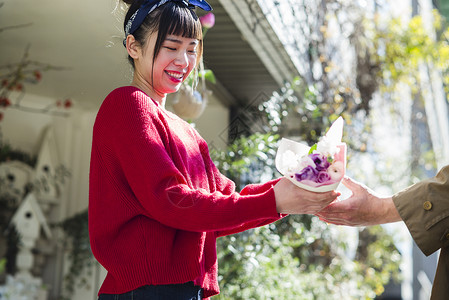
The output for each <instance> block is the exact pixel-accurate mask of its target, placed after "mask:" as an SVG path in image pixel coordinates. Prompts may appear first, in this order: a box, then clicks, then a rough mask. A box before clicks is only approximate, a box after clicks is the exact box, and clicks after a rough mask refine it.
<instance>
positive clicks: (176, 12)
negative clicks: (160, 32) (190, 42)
mask: <svg viewBox="0 0 449 300" xmlns="http://www.w3.org/2000/svg"><path fill="white" fill-rule="evenodd" d="M165 22H167V23H168V24H164V23H165ZM160 28H167V34H173V35H180V36H182V37H185V38H192V39H197V40H201V39H202V37H203V34H202V29H201V23H200V20H199V18H198V16H197V15H196V14H195V12H194V11H193V10H191V9H188V8H186V7H181V6H179V5H176V4H174V5H173V6H172V8H170V7H169V6H168V5H167V9H165V10H164V12H163V13H162V16H161V26H160Z"/></svg>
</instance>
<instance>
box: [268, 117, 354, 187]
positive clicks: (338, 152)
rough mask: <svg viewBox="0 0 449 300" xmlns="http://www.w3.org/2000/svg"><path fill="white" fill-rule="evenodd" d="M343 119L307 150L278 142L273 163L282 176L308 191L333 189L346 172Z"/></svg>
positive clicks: (288, 142)
mask: <svg viewBox="0 0 449 300" xmlns="http://www.w3.org/2000/svg"><path fill="white" fill-rule="evenodd" d="M342 135H343V118H341V117H339V118H338V119H337V120H336V121H335V122H334V123H333V124H332V126H331V127H330V128H329V130H328V132H327V133H326V135H325V136H323V137H321V138H320V141H319V142H318V143H317V144H315V145H313V146H312V147H309V146H308V145H305V144H303V143H299V142H295V141H292V140H289V139H286V138H283V139H281V141H280V144H279V147H278V150H277V153H276V159H275V164H276V168H277V170H278V171H279V173H281V174H282V175H283V176H284V177H286V178H288V179H289V180H290V181H291V182H293V183H294V184H295V185H296V186H298V187H300V188H303V189H305V190H308V191H312V192H319V193H323V192H328V191H333V190H335V189H336V188H337V187H338V185H339V184H340V182H341V180H342V179H343V177H344V175H345V172H346V152H347V150H346V144H345V143H342V142H341V138H342Z"/></svg>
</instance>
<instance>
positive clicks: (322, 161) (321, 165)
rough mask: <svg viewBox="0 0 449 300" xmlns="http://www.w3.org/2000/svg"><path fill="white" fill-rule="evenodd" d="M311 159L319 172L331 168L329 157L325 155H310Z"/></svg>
mask: <svg viewBox="0 0 449 300" xmlns="http://www.w3.org/2000/svg"><path fill="white" fill-rule="evenodd" d="M309 157H310V158H311V159H312V160H313V162H314V163H315V165H316V169H317V171H323V170H327V168H329V166H330V163H329V162H328V161H327V156H325V155H323V154H319V153H314V154H311V155H309Z"/></svg>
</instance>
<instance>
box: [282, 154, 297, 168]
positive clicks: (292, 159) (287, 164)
mask: <svg viewBox="0 0 449 300" xmlns="http://www.w3.org/2000/svg"><path fill="white" fill-rule="evenodd" d="M297 167H298V158H297V156H296V154H295V153H294V152H293V151H291V150H287V151H285V152H284V154H283V155H282V170H281V171H283V172H292V171H293V170H295V169H296V168H297Z"/></svg>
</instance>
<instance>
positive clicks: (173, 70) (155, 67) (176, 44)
mask: <svg viewBox="0 0 449 300" xmlns="http://www.w3.org/2000/svg"><path fill="white" fill-rule="evenodd" d="M156 38H157V32H156V33H153V34H152V35H151V36H150V37H149V39H148V41H147V43H146V45H145V49H143V51H140V55H138V59H134V63H135V75H137V78H136V76H135V79H137V80H138V81H139V83H140V84H144V86H145V87H148V88H150V90H152V91H153V92H154V93H155V94H153V95H149V96H150V97H153V98H157V97H158V96H159V97H165V95H166V94H168V93H174V92H176V91H178V89H179V88H180V86H181V83H182V82H183V81H184V80H185V79H186V78H187V76H188V75H189V74H190V72H191V71H192V70H193V68H194V67H195V65H196V62H197V48H198V43H199V42H198V40H197V39H192V38H185V37H182V36H177V35H168V36H167V37H166V39H165V41H164V42H163V43H162V47H161V49H160V51H159V53H158V55H157V57H156V59H155V61H154V64H153V51H154V46H155V43H156ZM151 72H153V73H152V74H153V76H151ZM155 100H157V99H155Z"/></svg>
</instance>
